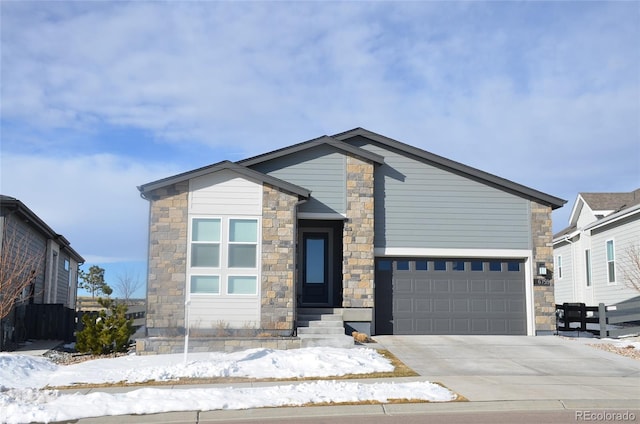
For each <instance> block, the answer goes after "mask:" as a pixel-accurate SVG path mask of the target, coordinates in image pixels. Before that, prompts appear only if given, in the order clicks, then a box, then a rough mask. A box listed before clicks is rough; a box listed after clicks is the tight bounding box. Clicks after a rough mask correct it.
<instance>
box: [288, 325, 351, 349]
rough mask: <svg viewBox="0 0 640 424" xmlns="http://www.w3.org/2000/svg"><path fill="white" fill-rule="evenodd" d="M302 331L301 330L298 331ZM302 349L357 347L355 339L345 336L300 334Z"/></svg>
mask: <svg viewBox="0 0 640 424" xmlns="http://www.w3.org/2000/svg"><path fill="white" fill-rule="evenodd" d="M298 330H300V329H298ZM298 337H299V338H300V346H301V347H342V348H351V347H354V346H355V343H354V342H353V337H349V336H345V335H333V336H325V337H320V336H319V335H317V334H307V335H304V334H298Z"/></svg>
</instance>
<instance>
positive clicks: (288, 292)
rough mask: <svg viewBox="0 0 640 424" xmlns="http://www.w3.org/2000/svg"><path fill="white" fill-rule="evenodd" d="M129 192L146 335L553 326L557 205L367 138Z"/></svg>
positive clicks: (322, 143)
mask: <svg viewBox="0 0 640 424" xmlns="http://www.w3.org/2000/svg"><path fill="white" fill-rule="evenodd" d="M138 188H139V190H140V192H141V194H142V197H143V198H145V199H147V200H148V201H149V204H150V221H149V264H148V267H149V274H148V284H147V331H148V335H149V336H150V337H163V336H164V337H166V336H172V335H173V336H177V335H180V334H184V331H185V322H187V321H188V328H189V329H198V330H199V331H198V334H207V333H210V334H212V335H213V334H216V333H221V332H223V333H224V334H232V335H233V334H235V335H240V334H251V333H254V334H258V335H265V334H271V335H280V336H291V335H295V334H296V332H297V333H301V332H302V328H300V327H302V326H306V325H308V323H307V321H308V315H309V314H319V313H321V312H323V311H326V312H329V313H332V314H333V315H339V316H340V317H341V319H342V321H344V325H345V328H346V329H347V331H348V332H350V331H351V330H357V331H359V332H364V333H367V334H505V335H506V334H514V335H515V334H520V335H526V334H529V335H534V334H536V333H541V332H551V331H552V330H553V329H554V328H555V327H554V326H555V319H554V297H553V283H552V281H551V280H550V279H548V278H546V277H547V276H546V274H545V270H546V269H549V270H551V268H552V265H553V258H552V247H551V241H552V227H551V211H552V210H553V209H556V208H559V207H561V206H562V205H563V204H564V203H565V201H564V200H562V199H559V198H557V197H554V196H551V195H548V194H545V193H542V192H540V191H537V190H534V189H532V188H529V187H525V186H523V185H520V184H517V183H514V182H512V181H508V180H506V179H504V178H500V177H498V176H495V175H491V174H489V173H486V172H483V171H480V170H478V169H474V168H472V167H469V166H466V165H463V164H460V163H457V162H454V161H452V160H449V159H446V158H443V157H440V156H437V155H435V154H433V153H429V152H427V151H425V150H422V149H419V148H417V147H413V146H410V145H408V144H404V143H402V142H399V141H396V140H393V139H391V138H388V137H385V136H382V135H379V134H376V133H373V132H371V131H368V130H365V129H362V128H356V129H353V130H350V131H346V132H343V133H340V134H336V135H333V136H322V137H319V138H316V139H313V140H310V141H306V142H303V143H299V144H295V145H292V146H289V147H285V148H282V149H278V150H275V151H272V152H268V153H265V154H262V155H259V156H255V157H252V158H248V159H245V160H241V161H238V162H229V161H223V162H219V163H216V164H213V165H210V166H205V167H203V168H199V169H195V170H192V171H188V172H185V173H182V174H179V175H174V176H170V177H167V178H164V179H161V180H158V181H154V182H150V183H147V184H144V185H142V186H140V187H138ZM539 271H542V274H540V273H539ZM303 315H304V317H303ZM222 330H223V331H222ZM342 332H343V334H344V330H342Z"/></svg>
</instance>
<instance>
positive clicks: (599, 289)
mask: <svg viewBox="0 0 640 424" xmlns="http://www.w3.org/2000/svg"><path fill="white" fill-rule="evenodd" d="M553 254H554V262H555V275H554V280H555V296H556V302H557V303H565V302H571V303H573V302H575V303H585V304H587V305H598V304H599V303H604V304H605V305H614V304H617V303H620V302H624V301H629V300H631V299H634V298H638V297H639V296H640V291H639V290H640V281H637V280H638V278H639V277H640V256H639V255H640V189H637V190H634V191H631V192H626V193H579V194H578V196H577V198H576V201H575V203H574V205H573V208H572V209H571V215H570V217H569V226H568V227H567V228H565V229H564V230H562V231H560V232H558V233H557V234H555V235H554V237H553ZM633 281H635V288H634V287H633Z"/></svg>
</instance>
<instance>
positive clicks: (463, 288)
mask: <svg viewBox="0 0 640 424" xmlns="http://www.w3.org/2000/svg"><path fill="white" fill-rule="evenodd" d="M451 291H452V292H453V293H468V292H469V282H468V281H466V280H464V281H460V280H455V281H452V282H451Z"/></svg>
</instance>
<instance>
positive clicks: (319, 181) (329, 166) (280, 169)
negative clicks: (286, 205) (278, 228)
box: [251, 145, 346, 213]
mask: <svg viewBox="0 0 640 424" xmlns="http://www.w3.org/2000/svg"><path fill="white" fill-rule="evenodd" d="M251 168H252V169H255V170H256V171H260V172H262V173H265V174H267V175H271V176H273V177H276V178H280V179H282V180H284V181H287V182H290V183H293V184H296V185H299V186H301V187H304V188H306V189H308V190H311V199H310V200H309V201H308V202H307V203H304V204H303V205H302V206H301V207H300V211H301V212H314V213H335V212H337V213H345V204H346V183H345V178H346V158H345V156H344V153H342V152H339V151H338V150H336V149H334V148H333V147H331V146H326V145H325V146H318V147H314V148H312V149H308V150H303V151H301V152H297V153H295V154H292V155H288V156H284V157H281V158H277V159H274V160H271V161H268V162H263V163H258V164H256V165H253V166H252V167H251Z"/></svg>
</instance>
